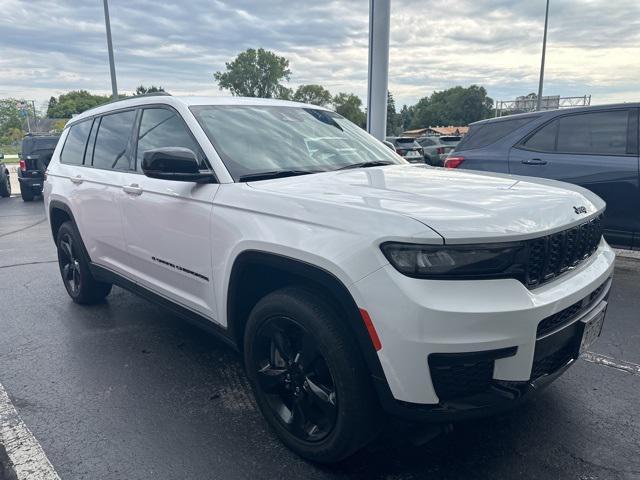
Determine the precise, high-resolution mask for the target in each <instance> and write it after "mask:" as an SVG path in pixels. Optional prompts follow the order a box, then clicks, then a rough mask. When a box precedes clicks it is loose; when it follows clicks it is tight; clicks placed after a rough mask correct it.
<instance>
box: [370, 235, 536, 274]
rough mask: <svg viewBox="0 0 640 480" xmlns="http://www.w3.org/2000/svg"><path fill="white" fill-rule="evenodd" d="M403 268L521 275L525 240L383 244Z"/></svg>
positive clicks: (415, 271) (413, 271) (406, 271)
mask: <svg viewBox="0 0 640 480" xmlns="http://www.w3.org/2000/svg"><path fill="white" fill-rule="evenodd" d="M380 248H381V249H382V252H383V253H384V255H385V256H386V257H387V259H388V260H389V262H390V263H391V264H392V265H393V266H394V267H395V268H396V269H397V270H398V271H399V272H400V273H403V274H405V275H408V276H411V277H420V278H457V279H461V278H505V277H514V278H519V277H520V276H521V275H523V273H524V270H525V269H524V263H525V261H526V259H525V258H524V256H525V255H526V252H525V248H524V244H522V243H519V242H515V243H495V244H486V245H417V244H409V243H396V242H388V243H384V244H382V245H381V247H380Z"/></svg>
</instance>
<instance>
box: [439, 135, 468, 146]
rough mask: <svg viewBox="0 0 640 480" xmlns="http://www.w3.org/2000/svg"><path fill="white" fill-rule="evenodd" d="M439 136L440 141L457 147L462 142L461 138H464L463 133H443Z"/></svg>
mask: <svg viewBox="0 0 640 480" xmlns="http://www.w3.org/2000/svg"><path fill="white" fill-rule="evenodd" d="M438 138H439V139H440V143H444V144H445V145H449V146H451V147H455V146H456V145H458V143H460V140H462V135H442V136H440V137H438Z"/></svg>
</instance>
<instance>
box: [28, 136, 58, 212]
mask: <svg viewBox="0 0 640 480" xmlns="http://www.w3.org/2000/svg"><path fill="white" fill-rule="evenodd" d="M59 138H60V135H41V134H32V133H28V134H27V135H25V137H24V138H23V139H22V147H21V149H20V168H19V169H18V181H19V182H20V193H21V194H22V199H23V200H24V201H25V202H30V201H31V200H33V197H35V196H36V195H40V194H41V193H42V184H43V182H44V171H45V170H46V168H47V166H48V165H49V162H50V161H51V155H53V151H54V150H55V148H56V144H57V143H58V139H59Z"/></svg>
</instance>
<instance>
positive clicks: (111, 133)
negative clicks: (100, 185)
mask: <svg viewBox="0 0 640 480" xmlns="http://www.w3.org/2000/svg"><path fill="white" fill-rule="evenodd" d="M135 117H136V113H135V112H134V111H133V110H129V111H128V112H121V113H113V114H111V115H105V116H104V117H102V118H101V119H100V126H99V127H98V136H97V137H96V144H95V147H94V150H93V166H94V167H98V168H106V169H111V168H116V169H119V170H128V169H129V156H128V155H127V144H128V143H129V136H130V134H131V127H132V126H133V121H134V119H135Z"/></svg>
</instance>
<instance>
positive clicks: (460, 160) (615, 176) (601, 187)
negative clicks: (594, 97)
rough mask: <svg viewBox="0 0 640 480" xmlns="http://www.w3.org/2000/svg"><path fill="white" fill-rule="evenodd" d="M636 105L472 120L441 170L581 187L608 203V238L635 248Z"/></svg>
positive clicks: (639, 200) (639, 213) (639, 218)
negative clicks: (500, 174) (540, 179)
mask: <svg viewBox="0 0 640 480" xmlns="http://www.w3.org/2000/svg"><path fill="white" fill-rule="evenodd" d="M639 108H640V104H639V103H635V104H621V105H605V106H597V107H582V108H573V109H566V110H551V111H545V112H535V113H526V114H521V115H512V116H508V117H502V118H496V119H490V120H483V121H480V122H476V123H473V124H471V126H470V127H471V128H470V130H469V133H468V134H467V135H466V136H465V137H464V139H463V140H462V141H461V142H460V143H459V144H458V146H457V147H456V149H455V151H454V152H453V153H452V154H451V155H449V156H448V157H447V159H446V161H445V167H448V168H468V169H474V170H487V171H493V172H504V173H512V174H517V175H529V176H535V177H545V178H552V179H556V180H562V181H565V182H570V183H575V184H577V185H581V186H583V187H585V188H588V189H589V190H591V191H593V192H595V193H596V194H598V195H599V196H600V197H602V198H603V199H604V200H605V201H606V202H607V210H606V213H605V216H604V228H605V235H606V238H607V240H608V241H609V242H610V243H612V244H613V245H617V246H621V247H625V248H636V249H640V208H639V206H640V159H639V157H638V133H639V132H638V111H639ZM531 201H532V202H535V199H533V198H532V199H531Z"/></svg>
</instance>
